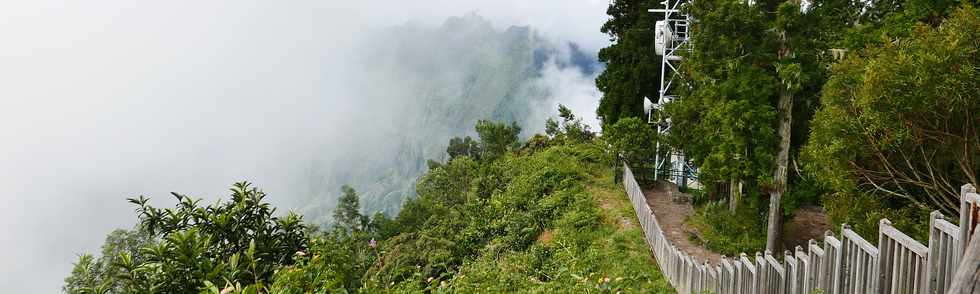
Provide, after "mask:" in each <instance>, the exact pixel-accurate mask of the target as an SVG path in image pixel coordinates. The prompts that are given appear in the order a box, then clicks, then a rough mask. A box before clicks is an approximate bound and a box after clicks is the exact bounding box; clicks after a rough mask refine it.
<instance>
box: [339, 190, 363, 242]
mask: <svg viewBox="0 0 980 294" xmlns="http://www.w3.org/2000/svg"><path fill="white" fill-rule="evenodd" d="M340 190H341V191H343V195H341V196H340V200H338V201H337V208H336V209H335V210H334V212H333V219H334V223H335V224H336V225H337V226H340V227H341V228H344V229H345V230H346V231H348V232H356V231H359V230H361V228H362V226H361V223H362V218H363V216H361V211H360V209H361V204H360V200H359V199H358V197H357V191H354V188H351V187H350V186H348V185H344V186H343V187H341V188H340Z"/></svg>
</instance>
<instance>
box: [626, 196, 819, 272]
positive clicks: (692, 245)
mask: <svg viewBox="0 0 980 294" xmlns="http://www.w3.org/2000/svg"><path fill="white" fill-rule="evenodd" d="M668 189H670V190H672V192H673V193H680V192H679V191H677V187H676V186H673V185H670V184H664V183H659V184H657V185H656V186H655V187H653V188H649V189H644V190H643V193H644V194H645V195H646V198H647V204H649V205H650V208H651V209H653V213H654V214H655V215H656V217H657V222H658V223H660V227H661V228H662V229H663V230H664V235H666V236H667V239H670V242H671V244H674V246H677V248H678V249H681V250H682V251H684V252H686V253H687V254H690V255H691V256H694V257H695V258H697V260H699V261H703V260H708V261H709V262H711V263H712V264H718V261H719V260H721V255H720V254H718V253H716V252H714V251H711V250H708V249H707V248H704V247H702V246H701V245H699V244H697V242H695V241H691V236H692V235H693V234H694V233H695V230H694V228H691V227H689V226H687V225H686V224H684V221H685V220H686V219H687V217H688V216H690V215H691V214H693V213H694V209H693V207H691V204H690V203H688V202H675V201H673V200H672V199H671V196H670V195H669V193H668V191H669V190H668ZM828 228H829V225H828V222H827V214H826V212H824V210H823V208H822V207H819V206H807V207H801V208H800V209H798V210H797V211H796V213H795V215H794V217H793V219H791V220H789V221H788V222H786V224H785V225H784V227H783V229H784V233H783V244H784V247H783V248H786V249H790V250H792V249H793V248H795V247H796V246H803V247H804V249H805V248H806V245H807V242H809V240H810V239H817V240H819V239H821V238H823V236H824V232H826V231H827V229H828Z"/></svg>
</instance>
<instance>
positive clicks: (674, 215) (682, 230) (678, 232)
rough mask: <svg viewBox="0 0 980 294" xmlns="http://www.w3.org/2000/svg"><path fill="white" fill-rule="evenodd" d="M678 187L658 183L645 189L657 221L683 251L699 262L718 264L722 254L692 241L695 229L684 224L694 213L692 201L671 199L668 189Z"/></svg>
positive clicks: (671, 241) (668, 237) (675, 191)
mask: <svg viewBox="0 0 980 294" xmlns="http://www.w3.org/2000/svg"><path fill="white" fill-rule="evenodd" d="M671 188H673V189H674V193H679V192H677V190H676V188H675V187H673V186H671V185H667V184H657V185H656V186H655V187H653V188H651V189H644V191H643V193H644V194H645V195H646V198H647V204H649V205H650V209H652V210H653V213H654V214H655V215H656V217H657V223H659V224H660V228H661V229H662V230H663V231H664V235H666V236H667V239H669V240H670V243H671V244H674V246H677V248H678V249H680V250H681V251H684V252H686V253H687V254H690V255H691V256H693V257H695V258H696V259H697V260H698V261H699V262H700V261H704V260H708V261H709V262H711V264H718V262H719V261H720V260H721V255H720V254H718V253H715V252H712V251H711V250H708V249H706V248H704V247H701V246H700V245H697V244H696V243H695V242H693V241H691V239H690V236H691V235H690V233H689V232H691V231H692V230H693V229H692V228H689V227H687V226H686V225H685V224H684V220H685V219H687V217H688V216H690V215H691V214H693V213H694V209H693V208H692V207H691V204H690V203H678V202H674V201H672V200H671V199H670V196H669V195H668V193H667V191H668V190H667V189H671Z"/></svg>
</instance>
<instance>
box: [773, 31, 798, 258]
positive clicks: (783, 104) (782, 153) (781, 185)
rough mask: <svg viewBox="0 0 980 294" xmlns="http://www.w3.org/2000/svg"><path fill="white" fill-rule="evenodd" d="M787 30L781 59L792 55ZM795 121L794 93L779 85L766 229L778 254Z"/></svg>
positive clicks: (781, 47)
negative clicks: (776, 140)
mask: <svg viewBox="0 0 980 294" xmlns="http://www.w3.org/2000/svg"><path fill="white" fill-rule="evenodd" d="M789 50H790V49H789V48H788V46H787V41H786V32H782V33H781V34H780V36H779V59H784V58H786V57H787V56H789V55H790V52H789ZM792 122H793V93H792V92H791V91H790V89H788V87H787V86H786V85H780V87H779V153H778V155H777V156H776V168H775V171H774V172H773V175H772V182H773V183H772V184H773V187H772V192H770V194H769V221H768V230H767V231H766V250H767V251H769V252H772V253H773V254H777V253H779V252H782V245H783V244H782V239H783V238H782V237H783V236H782V235H783V209H782V207H780V201H782V198H783V194H784V193H786V182H787V176H788V175H787V171H788V169H789V143H790V134H791V133H792V132H790V128H791V127H792V126H791V124H792Z"/></svg>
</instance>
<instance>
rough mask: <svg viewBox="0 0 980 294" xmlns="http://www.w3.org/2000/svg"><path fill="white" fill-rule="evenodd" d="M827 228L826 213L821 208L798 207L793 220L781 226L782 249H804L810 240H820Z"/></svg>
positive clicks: (828, 226)
mask: <svg viewBox="0 0 980 294" xmlns="http://www.w3.org/2000/svg"><path fill="white" fill-rule="evenodd" d="M828 228H830V225H829V224H828V222H827V212H825V211H824V210H823V207H819V206H806V207H800V208H799V209H797V210H796V212H795V213H794V216H793V219H792V220H790V221H788V222H786V223H785V224H784V225H783V245H784V246H783V248H786V249H787V250H793V248H796V246H802V247H803V249H806V246H807V242H809V241H810V239H814V240H821V239H822V238H823V236H824V232H826V231H827V229H828Z"/></svg>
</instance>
